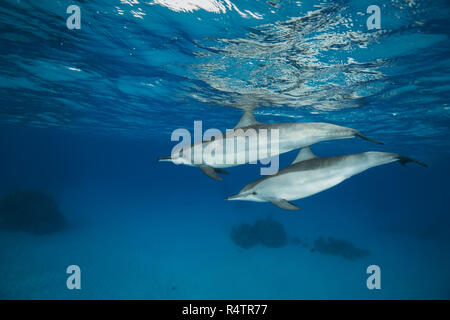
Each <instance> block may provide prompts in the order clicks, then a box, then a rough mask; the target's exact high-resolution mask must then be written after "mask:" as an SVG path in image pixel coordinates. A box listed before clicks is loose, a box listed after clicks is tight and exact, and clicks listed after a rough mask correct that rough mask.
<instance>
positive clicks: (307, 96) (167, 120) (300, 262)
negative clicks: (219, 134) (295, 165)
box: [0, 0, 450, 299]
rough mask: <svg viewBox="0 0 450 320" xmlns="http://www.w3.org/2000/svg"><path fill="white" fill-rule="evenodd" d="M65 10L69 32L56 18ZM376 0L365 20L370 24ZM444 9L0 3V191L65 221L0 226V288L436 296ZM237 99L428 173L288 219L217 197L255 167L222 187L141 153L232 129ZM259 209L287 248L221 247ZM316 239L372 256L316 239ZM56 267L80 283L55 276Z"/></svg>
mask: <svg viewBox="0 0 450 320" xmlns="http://www.w3.org/2000/svg"><path fill="white" fill-rule="evenodd" d="M73 4H76V5H78V6H79V7H80V9H81V29H79V30H78V29H74V30H69V29H68V28H67V26H66V19H67V18H68V17H69V15H70V14H67V13H66V9H67V7H68V6H69V5H73ZM373 4H375V5H378V6H379V7H380V9H381V29H379V30H378V29H373V30H367V25H366V21H367V19H368V17H369V16H370V14H368V13H367V12H366V10H367V8H368V7H369V6H370V5H373ZM449 19H450V4H449V3H448V1H445V0H438V1H420V0H395V1H394V0H392V1H381V0H380V1H376V2H375V1H372V0H371V1H365V0H364V1H361V0H359V1H313V0H308V1H281V0H279V1H277V0H270V1H244V0H232V1H228V0H195V1H194V0H191V1H175V0H151V1H145V2H144V1H138V0H120V1H119V0H116V1H112V0H111V1H105V0H98V1H75V0H74V1H64V0H63V1H46V0H45V1H44V0H43V1H39V2H36V1H24V0H3V1H2V3H1V4H0V21H1V23H0V28H1V31H0V50H1V56H2V59H1V60H0V66H1V68H0V93H1V94H0V124H1V126H0V150H1V154H0V155H1V156H0V198H1V197H3V196H4V195H5V194H7V193H8V192H11V191H14V190H19V189H36V190H40V191H43V192H46V193H48V194H50V195H52V196H53V197H54V199H55V201H56V202H57V203H58V206H59V208H60V210H61V212H62V214H63V215H64V216H65V217H66V218H67V221H68V226H67V228H65V229H63V230H61V231H59V232H55V233H50V234H30V233H26V232H22V231H17V230H10V229H8V228H5V229H1V230H0V298H3V299H42V298H44V299H448V298H450V275H449V274H448V270H449V267H450V251H449V247H450V236H449V230H450V217H449V202H448V196H449V190H450V188H449V187H450V179H449V178H450V169H449V166H448V157H449V147H450V139H449V138H450V137H449V128H450V106H449V103H450V87H449V83H450V73H449V71H450V44H449V35H450V24H449ZM249 107H251V108H255V111H254V112H255V117H256V118H257V120H259V121H261V122H268V123H269V122H308V121H314V122H316V121H317V122H330V123H334V124H339V125H343V126H348V127H352V128H355V129H357V130H360V131H361V132H363V133H364V134H366V135H367V136H370V137H372V138H375V139H378V140H381V141H383V142H384V143H385V144H384V145H376V144H372V143H370V142H367V141H364V140H361V139H348V140H337V141H329V142H323V143H319V144H316V145H314V146H313V147H312V148H313V150H314V152H315V153H316V154H317V155H320V156H328V155H339V154H349V153H357V152H364V151H387V152H396V153H399V154H402V155H405V156H408V157H412V158H415V159H418V160H420V161H423V162H425V163H427V164H428V165H429V167H428V168H423V167H420V166H417V165H415V164H408V165H407V166H405V167H402V166H400V165H398V164H397V163H393V164H388V165H384V166H380V167H376V168H372V169H370V170H368V171H365V172H363V173H361V174H359V175H357V176H355V177H352V178H351V179H349V180H346V181H345V182H343V183H342V184H340V185H338V186H336V187H334V188H331V189H329V190H326V191H324V192H322V193H319V194H316V195H313V196H311V197H308V198H305V199H301V200H298V201H295V203H296V204H297V205H298V206H299V207H300V208H301V210H300V211H294V212H291V211H285V210H282V209H279V208H277V207H275V206H273V205H272V204H270V203H255V202H237V201H233V202H228V201H225V200H224V198H225V197H226V196H229V195H232V194H236V193H237V192H238V191H239V190H240V189H241V188H242V187H243V186H245V185H246V184H247V183H249V182H251V181H254V180H256V179H258V178H260V175H259V168H260V166H259V165H244V166H238V167H234V168H230V169H227V171H229V175H226V176H224V179H223V181H221V182H218V181H214V180H212V179H210V178H209V177H207V176H206V175H204V174H203V173H202V172H201V171H200V170H199V169H198V168H192V167H187V166H176V165H174V164H171V163H160V162H157V161H156V159H157V157H160V156H167V155H169V154H170V151H171V149H172V147H173V146H174V145H175V144H176V142H173V141H171V133H172V132H173V130H175V129H177V128H187V129H188V130H191V131H192V129H193V127H194V121H200V120H201V121H202V122H203V128H204V129H207V128H218V129H220V130H225V129H227V128H232V127H234V125H235V124H236V123H237V122H238V120H239V118H240V117H241V115H242V110H244V109H247V108H249ZM295 156H296V151H293V152H290V153H288V154H284V155H282V156H281V158H280V167H281V168H284V167H286V166H288V165H289V164H290V163H291V162H292V160H293V159H294V158H295ZM266 217H271V218H272V219H275V220H276V221H279V222H280V223H281V224H282V225H283V226H284V228H285V231H286V233H287V235H288V237H289V239H293V238H298V239H300V242H301V243H302V244H303V245H295V244H293V243H291V242H289V244H288V245H286V246H283V247H281V248H268V247H264V246H255V247H252V248H249V249H246V248H242V247H240V246H238V245H237V244H236V243H235V242H233V240H232V238H231V237H230V233H231V230H232V229H233V227H236V226H239V225H241V224H243V223H248V224H253V223H255V221H257V220H259V219H264V218H266ZM0 222H1V218H0ZM30 223H31V222H30ZM320 237H322V238H324V239H328V238H329V237H331V238H334V239H339V240H342V241H345V242H346V243H350V244H352V245H353V246H354V247H356V248H360V249H363V250H367V252H369V254H368V255H364V256H361V257H357V258H355V259H348V258H346V257H344V256H342V254H341V255H340V254H339V252H335V253H334V254H327V253H325V252H321V251H320V250H319V251H318V250H315V249H314V243H315V241H316V240H317V239H319V238H320ZM69 265H78V266H79V267H80V269H81V285H82V287H81V290H76V289H75V290H69V289H68V288H67V286H66V280H67V278H68V276H69V275H68V274H67V273H66V268H67V266H69ZM370 265H378V266H379V267H380V270H381V289H379V290H377V289H375V290H369V289H368V288H367V286H366V280H367V278H368V277H369V274H367V272H366V270H367V267H368V266H370Z"/></svg>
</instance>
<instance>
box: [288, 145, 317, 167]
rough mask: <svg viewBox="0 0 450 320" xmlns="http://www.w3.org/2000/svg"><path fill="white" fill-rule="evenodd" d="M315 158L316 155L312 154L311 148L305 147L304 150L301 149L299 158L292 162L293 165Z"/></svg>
mask: <svg viewBox="0 0 450 320" xmlns="http://www.w3.org/2000/svg"><path fill="white" fill-rule="evenodd" d="M313 158H316V155H315V154H314V153H312V151H311V149H310V147H304V148H301V149H300V151H299V152H298V155H297V157H296V158H295V160H294V161H293V162H292V164H294V163H297V162H300V161H305V160H309V159H313Z"/></svg>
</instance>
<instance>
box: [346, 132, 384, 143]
mask: <svg viewBox="0 0 450 320" xmlns="http://www.w3.org/2000/svg"><path fill="white" fill-rule="evenodd" d="M353 133H354V134H355V136H357V137H360V138H361V139H364V140H367V141H370V142H374V143H378V144H384V143H383V142H381V141H378V140H375V139H372V138H369V137H366V136H365V135H363V134H362V133H361V132H359V131H357V130H353Z"/></svg>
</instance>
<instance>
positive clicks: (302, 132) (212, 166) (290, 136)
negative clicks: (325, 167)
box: [158, 110, 383, 180]
mask: <svg viewBox="0 0 450 320" xmlns="http://www.w3.org/2000/svg"><path fill="white" fill-rule="evenodd" d="M236 129H242V130H243V131H247V132H248V131H250V130H254V132H256V133H257V134H258V133H259V132H261V131H262V130H265V131H266V132H267V131H269V132H271V130H274V129H275V130H277V132H278V139H277V142H278V145H277V148H275V147H271V145H269V146H268V147H267V142H269V144H270V143H271V140H261V139H259V138H258V139H257V142H256V143H255V144H254V145H253V146H250V143H246V144H245V148H244V149H243V150H240V151H238V150H237V149H235V148H234V146H235V145H236V144H237V137H236V136H234V135H231V136H228V135H226V134H225V135H224V136H223V138H221V139H212V140H211V141H203V142H197V143H195V144H191V145H190V146H186V147H185V148H184V149H183V150H182V152H179V153H178V154H177V155H176V156H173V155H172V156H168V157H161V158H158V161H170V162H174V163H177V164H185V165H189V166H198V167H200V169H201V170H202V171H203V172H204V173H205V174H206V175H208V176H209V177H211V178H213V179H216V180H222V178H221V177H220V176H219V175H218V174H217V173H222V174H226V173H227V172H226V171H224V170H222V168H227V167H233V166H237V165H240V164H244V163H249V162H250V160H249V159H250V157H249V154H253V155H255V158H254V160H256V161H257V160H263V159H267V158H268V156H267V155H266V156H263V155H262V154H261V153H260V150H261V149H262V148H265V147H267V149H269V150H271V151H270V152H271V153H270V156H272V157H273V156H278V155H280V154H283V153H286V152H289V151H292V150H295V149H299V148H304V147H308V146H310V145H312V144H314V143H318V142H321V141H327V140H336V139H348V138H354V137H360V138H362V139H365V140H368V141H371V142H375V143H378V144H383V143H382V142H379V141H377V140H374V139H371V138H368V137H366V136H365V135H363V134H362V133H360V132H358V131H357V130H355V129H352V128H347V127H342V126H338V125H334V124H330V123H323V122H303V123H301V122H300V123H295V122H291V123H264V124H263V123H259V122H258V121H256V119H255V118H254V115H253V112H252V111H251V110H249V111H246V112H245V113H244V115H243V116H242V118H241V120H240V121H239V123H238V124H237V125H236V127H235V128H234V129H233V130H236ZM228 140H233V141H228ZM229 142H231V145H233V148H229V149H228V148H227V145H228V143H229ZM199 145H201V148H198V149H197V148H196V146H199ZM208 147H215V148H217V149H219V150H221V152H222V153H221V157H220V159H223V161H221V162H217V161H211V160H209V159H205V157H203V153H202V150H205V149H206V148H208ZM218 147H220V148H218ZM230 158H231V159H237V158H240V159H244V161H242V162H237V161H236V162H231V163H230V162H229V161H225V159H230ZM193 159H201V161H200V162H194V160H193Z"/></svg>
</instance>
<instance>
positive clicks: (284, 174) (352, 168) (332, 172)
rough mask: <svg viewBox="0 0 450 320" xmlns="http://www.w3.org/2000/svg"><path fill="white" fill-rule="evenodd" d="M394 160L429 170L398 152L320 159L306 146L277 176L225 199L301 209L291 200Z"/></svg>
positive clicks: (332, 185)
mask: <svg viewBox="0 0 450 320" xmlns="http://www.w3.org/2000/svg"><path fill="white" fill-rule="evenodd" d="M394 161H399V162H400V163H401V164H402V165H405V164H406V163H407V162H416V163H418V164H420V165H422V166H425V167H427V165H426V164H425V163H423V162H420V161H417V160H414V159H411V158H407V157H404V156H401V155H398V154H396V153H387V152H375V151H371V152H363V153H357V154H349V155H341V156H332V157H323V158H318V157H316V156H315V155H314V154H313V153H312V152H311V150H310V148H308V147H306V148H303V149H301V150H300V152H299V154H298V155H297V157H296V158H295V160H294V162H293V163H292V164H291V165H290V166H288V167H287V168H285V169H283V170H280V171H279V172H278V173H277V174H276V175H273V176H266V177H264V178H261V179H259V180H257V181H255V182H252V183H249V184H248V185H246V186H245V187H244V188H243V189H242V190H241V191H240V192H239V193H238V194H237V195H234V196H231V197H228V198H226V200H246V201H256V202H272V203H273V204H274V205H276V206H278V207H280V208H282V209H287V210H298V209H299V208H298V207H297V206H296V205H294V204H292V203H290V202H289V201H291V200H297V199H302V198H305V197H309V196H311V195H313V194H316V193H319V192H321V191H324V190H327V189H329V188H331V187H334V186H335V185H337V184H339V183H341V182H342V181H344V180H346V179H348V178H350V177H352V176H354V175H356V174H358V173H360V172H363V171H365V170H367V169H369V168H372V167H376V166H380V165H383V164H387V163H390V162H394Z"/></svg>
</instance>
